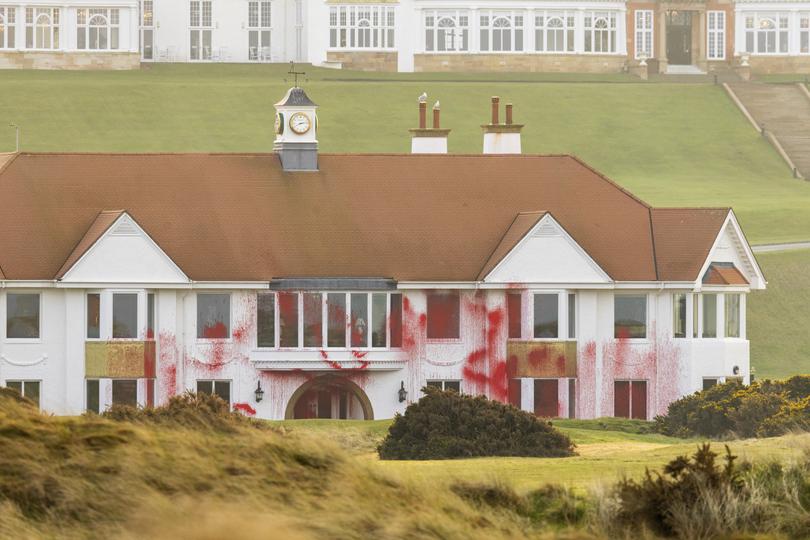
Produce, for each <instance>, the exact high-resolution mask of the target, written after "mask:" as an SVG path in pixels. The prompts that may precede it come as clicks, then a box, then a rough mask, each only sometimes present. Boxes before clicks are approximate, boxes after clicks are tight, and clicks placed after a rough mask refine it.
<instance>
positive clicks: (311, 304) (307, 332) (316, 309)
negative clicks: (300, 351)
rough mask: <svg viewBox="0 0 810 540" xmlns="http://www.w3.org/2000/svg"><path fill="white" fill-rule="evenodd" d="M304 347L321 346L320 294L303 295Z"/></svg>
mask: <svg viewBox="0 0 810 540" xmlns="http://www.w3.org/2000/svg"><path fill="white" fill-rule="evenodd" d="M303 300H304V347H322V346H323V324H322V319H323V304H322V299H321V294H320V293H304V294H303Z"/></svg>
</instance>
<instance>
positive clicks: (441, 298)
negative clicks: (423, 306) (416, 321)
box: [427, 291, 461, 339]
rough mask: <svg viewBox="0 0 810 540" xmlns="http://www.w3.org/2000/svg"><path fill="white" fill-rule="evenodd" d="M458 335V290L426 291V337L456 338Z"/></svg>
mask: <svg viewBox="0 0 810 540" xmlns="http://www.w3.org/2000/svg"><path fill="white" fill-rule="evenodd" d="M460 335H461V300H460V298H459V295H458V291H448V292H441V293H439V292H432V293H428V295H427V337H428V339H458V338H459V336H460Z"/></svg>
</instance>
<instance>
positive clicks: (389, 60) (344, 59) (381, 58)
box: [326, 51, 397, 72]
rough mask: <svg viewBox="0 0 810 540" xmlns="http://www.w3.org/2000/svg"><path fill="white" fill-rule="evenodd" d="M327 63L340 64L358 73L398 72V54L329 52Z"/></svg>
mask: <svg viewBox="0 0 810 540" xmlns="http://www.w3.org/2000/svg"><path fill="white" fill-rule="evenodd" d="M326 61H327V62H340V63H341V64H342V66H343V68H344V69H354V70H358V71H394V72H395V71H397V52H396V51H394V52H382V51H329V52H327V53H326Z"/></svg>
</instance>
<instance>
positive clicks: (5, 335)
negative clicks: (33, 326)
mask: <svg viewBox="0 0 810 540" xmlns="http://www.w3.org/2000/svg"><path fill="white" fill-rule="evenodd" d="M9 294H35V295H37V298H38V299H39V321H38V323H37V324H38V326H39V335H38V336H37V337H35V338H10V337H8V295H9ZM2 302H3V307H2V310H3V313H4V314H5V317H4V318H3V338H4V341H5V342H6V343H34V344H36V343H42V339H43V338H42V336H43V335H44V331H45V329H44V327H43V321H44V318H43V316H42V293H41V292H40V291H29V290H25V289H20V290H16V289H15V290H11V291H9V290H8V289H6V295H5V296H4V297H3V299H2Z"/></svg>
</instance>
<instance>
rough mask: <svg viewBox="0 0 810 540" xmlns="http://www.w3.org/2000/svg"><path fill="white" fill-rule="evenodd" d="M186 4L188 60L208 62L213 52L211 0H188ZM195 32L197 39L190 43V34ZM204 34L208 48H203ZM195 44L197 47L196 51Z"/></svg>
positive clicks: (212, 7)
mask: <svg viewBox="0 0 810 540" xmlns="http://www.w3.org/2000/svg"><path fill="white" fill-rule="evenodd" d="M188 6H189V16H188V30H189V32H188V37H189V41H188V43H189V50H188V59H189V61H190V62H210V61H211V60H212V59H213V54H214V53H213V47H214V26H215V25H214V13H213V10H214V6H213V0H189V3H188ZM195 13H196V15H195ZM195 32H196V33H197V39H196V42H195V43H192V39H193V38H192V36H194V34H195ZM206 36H207V37H208V42H209V45H208V46H207V47H208V50H206V49H205V48H206V45H205V41H206ZM195 45H196V47H197V48H196V52H195V48H194V47H195Z"/></svg>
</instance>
